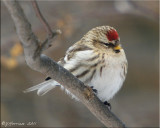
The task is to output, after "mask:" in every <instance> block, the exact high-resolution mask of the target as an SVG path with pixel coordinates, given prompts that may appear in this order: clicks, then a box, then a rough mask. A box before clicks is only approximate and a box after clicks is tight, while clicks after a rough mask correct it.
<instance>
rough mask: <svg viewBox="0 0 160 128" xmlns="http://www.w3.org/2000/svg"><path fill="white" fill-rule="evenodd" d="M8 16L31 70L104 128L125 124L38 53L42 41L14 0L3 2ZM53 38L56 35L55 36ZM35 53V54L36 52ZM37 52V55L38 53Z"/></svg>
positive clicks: (56, 65) (91, 93)
mask: <svg viewBox="0 0 160 128" xmlns="http://www.w3.org/2000/svg"><path fill="white" fill-rule="evenodd" d="M4 3H5V5H6V7H7V8H8V10H9V13H10V14H11V16H12V19H13V21H14V23H15V26H16V30H17V34H18V36H19V39H20V40H21V42H22V45H23V48H24V54H25V59H26V62H27V64H28V66H30V67H31V68H32V69H34V70H36V71H39V72H41V73H43V74H45V75H48V76H50V77H51V78H53V79H54V80H56V81H57V82H59V83H60V84H62V85H63V86H64V87H65V88H67V89H68V90H69V91H70V92H71V93H73V94H74V95H75V96H77V97H78V98H79V99H80V100H81V102H82V103H83V104H84V105H85V106H86V107H87V108H88V109H89V110H90V111H91V112H92V113H93V114H94V115H95V116H96V117H97V118H98V119H99V120H100V121H101V122H102V123H103V124H104V125H105V126H107V127H123V128H124V127H125V126H124V124H123V123H122V122H121V121H120V120H119V119H118V118H117V117H116V116H115V115H114V114H113V113H112V112H111V111H110V110H109V109H108V108H107V107H106V106H105V105H104V104H103V103H102V102H101V101H100V100H99V99H98V98H97V96H96V95H94V96H93V97H92V95H93V92H92V91H91V90H90V88H89V87H87V86H85V85H84V84H83V83H82V82H81V81H79V80H78V79H77V78H76V77H74V76H73V75H72V74H71V73H70V72H68V71H67V70H66V69H64V68H63V67H62V66H60V65H58V64H57V63H56V62H55V61H54V60H52V59H51V58H49V57H47V56H46V55H44V54H41V52H42V51H43V50H44V47H45V44H44V43H47V41H46V42H44V43H42V45H41V42H39V41H38V39H37V37H36V36H35V35H34V33H33V32H32V29H31V25H30V23H29V22H28V20H27V18H26V16H25V15H24V12H23V10H22V8H21V6H20V5H19V3H18V2H17V1H15V0H12V1H9V0H4ZM54 36H55V35H54ZM37 51H38V52H37ZM37 53H38V54H37Z"/></svg>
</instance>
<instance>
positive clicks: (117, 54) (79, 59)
mask: <svg viewBox="0 0 160 128" xmlns="http://www.w3.org/2000/svg"><path fill="white" fill-rule="evenodd" d="M58 63H59V64H60V65H61V66H63V67H64V68H65V69H67V70H68V71H70V72H71V73H72V74H73V75H74V76H76V77H77V78H78V79H79V80H81V81H82V82H84V84H85V85H89V86H90V87H91V88H92V89H93V91H94V92H95V94H96V95H97V96H98V98H99V99H100V100H101V101H102V102H104V103H105V104H106V105H109V103H108V102H107V101H108V100H110V99H111V98H112V97H113V96H114V95H115V94H116V93H117V92H118V90H119V89H120V88H121V86H122V84H123V82H124V80H125V77H126V73H127V59H126V56H125V52H124V50H123V49H122V47H121V44H120V38H119V36H118V33H117V31H116V30H115V29H114V28H113V27H110V26H100V27H96V28H93V29H92V30H90V31H89V32H88V33H87V34H86V35H84V37H83V38H82V39H81V40H79V41H78V42H76V43H75V44H74V45H73V46H71V47H70V48H69V49H68V50H67V52H66V55H65V57H64V58H62V59H61V60H60V61H59V62H58ZM56 85H59V84H58V83H57V82H56V81H54V80H53V79H49V78H47V81H45V82H43V83H41V84H39V85H36V86H33V87H31V88H29V89H27V90H25V92H30V91H34V90H38V91H37V94H38V95H44V94H45V93H47V92H48V91H50V90H51V89H53V88H54V87H55V86H56ZM59 86H61V87H62V88H63V86H62V85H59ZM65 90H66V92H67V93H69V94H71V93H70V92H69V91H68V90H67V89H65ZM71 95H72V97H73V98H76V97H75V96H74V95H73V94H71ZM76 99H77V98H76Z"/></svg>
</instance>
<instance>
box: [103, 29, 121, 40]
mask: <svg viewBox="0 0 160 128" xmlns="http://www.w3.org/2000/svg"><path fill="white" fill-rule="evenodd" d="M106 36H107V38H108V40H109V41H112V40H117V39H118V38H119V36H118V33H117V31H116V30H114V29H111V30H109V31H108V32H107V34H106Z"/></svg>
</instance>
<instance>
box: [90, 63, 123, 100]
mask: <svg viewBox="0 0 160 128" xmlns="http://www.w3.org/2000/svg"><path fill="white" fill-rule="evenodd" d="M124 62H125V61H124V60H123V61H119V60H117V63H114V64H108V65H107V66H106V67H105V68H103V70H102V75H101V76H100V75H99V74H100V73H99V71H97V72H96V74H95V75H94V78H93V79H92V81H91V82H90V83H88V84H89V86H93V88H94V89H96V90H97V96H98V98H99V99H100V100H101V101H103V102H104V101H108V100H110V99H111V98H112V97H113V96H114V95H115V94H116V93H117V92H118V90H119V89H120V88H121V87H122V84H123V82H124V80H125V75H124V70H126V69H124V68H125V67H124V66H122V65H124Z"/></svg>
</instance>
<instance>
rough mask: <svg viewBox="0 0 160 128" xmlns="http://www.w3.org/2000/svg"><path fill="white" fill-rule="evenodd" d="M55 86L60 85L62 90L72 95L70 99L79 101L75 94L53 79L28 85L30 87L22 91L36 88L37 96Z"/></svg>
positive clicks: (30, 90) (26, 91)
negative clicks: (31, 85)
mask: <svg viewBox="0 0 160 128" xmlns="http://www.w3.org/2000/svg"><path fill="white" fill-rule="evenodd" d="M56 86H60V87H61V89H62V90H65V92H66V93H67V94H68V95H70V96H71V97H72V99H75V100H77V101H79V99H78V98H77V97H76V96H75V95H73V94H72V93H70V91H68V90H67V89H65V88H64V87H63V86H61V85H60V84H59V83H58V82H56V81H54V80H53V79H49V80H47V81H44V82H42V83H40V84H38V85H35V86H33V87H30V88H28V89H26V90H24V91H23V92H24V93H28V92H32V91H36V90H37V95H38V96H43V95H44V94H46V93H47V92H49V91H50V90H52V89H53V88H55V87H56Z"/></svg>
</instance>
